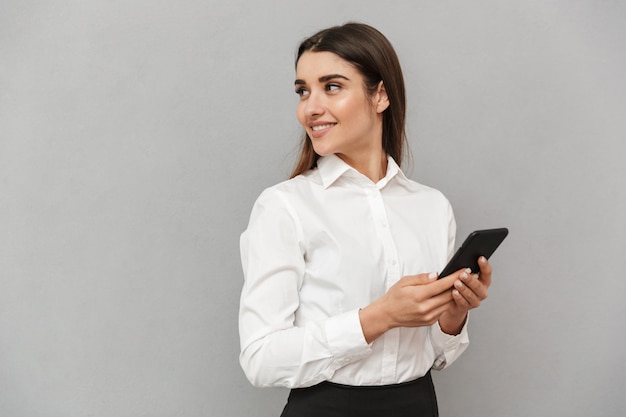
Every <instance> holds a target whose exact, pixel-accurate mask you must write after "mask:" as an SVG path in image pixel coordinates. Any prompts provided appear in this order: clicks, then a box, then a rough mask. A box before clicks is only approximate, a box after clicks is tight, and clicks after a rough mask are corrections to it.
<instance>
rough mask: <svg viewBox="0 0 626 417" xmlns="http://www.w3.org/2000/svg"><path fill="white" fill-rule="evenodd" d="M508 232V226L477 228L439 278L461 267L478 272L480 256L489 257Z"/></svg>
mask: <svg viewBox="0 0 626 417" xmlns="http://www.w3.org/2000/svg"><path fill="white" fill-rule="evenodd" d="M508 234H509V229H507V228H506V227H502V228H499V229H486V230H476V231H474V232H472V233H470V235H469V236H468V237H467V239H465V242H463V244H462V245H461V247H460V248H459V249H458V250H457V251H456V253H455V254H454V256H453V257H452V259H450V262H448V265H446V267H445V268H443V271H441V273H440V274H439V278H443V277H445V276H447V275H450V274H451V273H453V272H456V271H458V270H459V269H461V268H470V269H471V270H472V272H473V273H476V272H478V271H479V270H480V268H479V267H478V258H480V257H481V256H484V257H485V258H487V259H489V257H490V256H491V255H493V253H494V252H495V251H496V249H497V248H498V246H500V243H502V241H503V240H504V238H505V237H506V236H507V235H508Z"/></svg>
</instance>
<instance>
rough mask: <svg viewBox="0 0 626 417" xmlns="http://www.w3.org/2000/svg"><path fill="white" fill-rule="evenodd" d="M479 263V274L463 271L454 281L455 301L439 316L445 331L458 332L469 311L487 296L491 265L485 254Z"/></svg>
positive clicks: (453, 292) (449, 332) (442, 328)
mask: <svg viewBox="0 0 626 417" xmlns="http://www.w3.org/2000/svg"><path fill="white" fill-rule="evenodd" d="M478 265H479V267H480V272H479V273H478V274H472V273H468V272H466V271H463V272H461V273H460V274H459V279H457V280H455V281H454V288H453V290H452V298H453V302H452V303H450V308H449V309H448V310H447V311H446V312H445V313H443V314H442V315H441V317H440V318H439V326H440V327H441V330H443V331H444V332H445V333H448V334H458V333H459V332H460V331H461V329H462V328H463V325H464V324H465V320H466V319H467V312H468V311H469V310H471V309H473V308H476V307H478V306H480V303H481V302H482V301H483V300H485V299H486V298H487V295H488V290H489V286H490V285H491V265H490V264H489V261H487V259H486V258H485V257H484V256H481V257H480V258H479V260H478Z"/></svg>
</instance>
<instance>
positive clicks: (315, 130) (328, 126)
mask: <svg viewBox="0 0 626 417" xmlns="http://www.w3.org/2000/svg"><path fill="white" fill-rule="evenodd" d="M331 127H333V125H332V124H327V125H320V126H313V127H312V129H313V131H314V132H317V131H318V130H322V129H328V128H331Z"/></svg>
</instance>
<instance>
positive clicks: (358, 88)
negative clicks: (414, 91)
mask: <svg viewBox="0 0 626 417" xmlns="http://www.w3.org/2000/svg"><path fill="white" fill-rule="evenodd" d="M295 87H296V93H297V94H298V95H299V96H300V102H299V104H298V109H297V112H296V113H297V116H298V121H299V122H300V123H301V124H302V126H303V127H304V129H305V130H306V132H307V133H308V135H309V137H310V138H311V142H312V144H313V149H314V150H315V152H316V153H317V154H318V155H321V156H324V155H329V154H333V153H334V154H337V155H338V156H339V157H341V158H342V159H344V160H345V161H347V162H348V163H350V161H358V160H363V158H367V157H369V156H370V155H372V152H377V153H379V152H380V150H381V148H382V112H383V111H384V110H385V109H386V108H387V106H388V105H389V102H388V100H387V95H386V93H385V90H384V88H383V87H382V84H381V85H379V88H378V90H377V92H376V93H375V94H374V95H373V96H371V97H370V96H368V94H367V92H366V89H365V80H364V78H363V76H362V75H361V73H360V72H359V71H358V70H357V69H356V68H355V67H353V66H352V65H351V64H350V63H348V62H347V61H345V60H344V59H342V58H340V57H339V56H338V55H336V54H334V53H332V52H305V53H304V54H302V56H301V57H300V59H299V60H298V64H297V67H296V82H295Z"/></svg>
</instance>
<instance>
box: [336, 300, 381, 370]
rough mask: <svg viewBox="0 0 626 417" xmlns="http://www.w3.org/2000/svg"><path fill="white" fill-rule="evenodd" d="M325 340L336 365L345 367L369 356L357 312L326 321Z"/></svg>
mask: <svg viewBox="0 0 626 417" xmlns="http://www.w3.org/2000/svg"><path fill="white" fill-rule="evenodd" d="M326 339H327V341H328V346H329V348H330V351H331V353H332V355H333V356H334V357H335V360H336V363H337V364H338V365H339V366H340V367H343V366H346V365H348V364H349V363H352V362H355V361H357V360H360V359H363V358H364V357H366V356H368V355H369V354H370V352H371V351H372V350H371V346H370V345H369V344H368V343H367V342H366V341H365V337H364V336H363V330H362V329H361V320H360V319H359V310H358V309H356V310H352V311H348V312H346V313H342V314H339V315H337V316H334V317H332V318H330V319H328V320H327V322H326Z"/></svg>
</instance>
